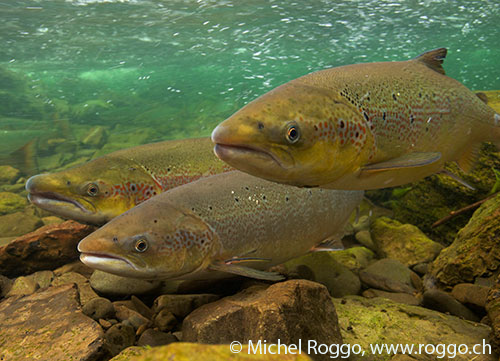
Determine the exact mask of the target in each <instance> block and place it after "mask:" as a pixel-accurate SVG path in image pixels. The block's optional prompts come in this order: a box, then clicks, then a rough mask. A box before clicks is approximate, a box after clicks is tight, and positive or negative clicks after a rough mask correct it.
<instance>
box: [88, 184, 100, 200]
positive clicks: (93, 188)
mask: <svg viewBox="0 0 500 361" xmlns="http://www.w3.org/2000/svg"><path fill="white" fill-rule="evenodd" d="M87 194H88V195H89V196H91V197H95V196H96V195H98V194H99V187H98V186H97V184H95V183H89V185H87Z"/></svg>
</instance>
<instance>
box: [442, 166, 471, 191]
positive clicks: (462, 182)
mask: <svg viewBox="0 0 500 361" xmlns="http://www.w3.org/2000/svg"><path fill="white" fill-rule="evenodd" d="M440 173H441V174H445V175H447V176H448V177H450V178H451V179H454V180H455V181H457V182H458V183H460V184H461V185H463V186H464V187H466V188H469V189H470V190H471V191H475V190H476V188H474V187H473V186H471V185H470V184H469V183H467V182H466V181H464V180H463V179H462V178H460V177H459V176H458V175H456V174H454V173H452V172H450V171H448V170H446V169H443V170H442V171H441V172H440Z"/></svg>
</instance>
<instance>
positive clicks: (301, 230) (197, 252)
mask: <svg viewBox="0 0 500 361" xmlns="http://www.w3.org/2000/svg"><path fill="white" fill-rule="evenodd" d="M362 197H363V192H360V191H336V190H326V189H320V188H319V189H305V188H297V187H290V186H286V185H281V184H277V183H273V182H269V181H265V180H263V179H260V178H256V177H253V176H250V175H248V174H245V173H241V172H237V171H234V172H229V173H224V174H219V175H216V176H213V177H209V178H203V179H200V180H197V181H195V182H192V183H189V184H186V185H183V186H180V187H177V188H174V189H171V190H169V191H167V192H165V193H162V194H160V195H158V196H156V197H153V198H151V199H149V200H147V201H146V202H144V203H141V204H140V205H138V206H137V207H135V208H133V209H131V210H129V211H127V212H125V213H124V214H122V215H120V216H118V217H116V218H114V219H113V220H111V221H110V222H108V223H107V224H106V225H104V226H103V227H101V228H100V229H98V230H97V231H95V232H94V233H92V234H91V235H89V236H87V237H86V238H84V239H83V240H82V241H81V242H80V244H79V245H78V250H79V251H80V252H81V256H80V259H81V260H82V262H83V263H85V264H87V265H88V266H90V267H93V268H97V269H100V270H103V271H105V272H109V273H114V274H117V275H120V276H126V277H135V278H146V279H208V278H220V277H228V276H229V275H230V274H238V275H243V276H247V277H254V278H260V279H269V280H277V279H280V278H281V277H280V276H278V275H276V274H272V273H269V272H265V271H263V270H265V269H267V268H269V267H271V266H273V265H277V264H280V263H282V262H285V261H287V260H289V259H291V258H294V257H297V256H299V255H302V254H304V253H307V252H308V251H309V250H310V249H311V248H313V247H315V246H316V245H318V244H320V243H321V242H323V241H325V240H327V239H330V238H331V237H335V236H339V235H342V233H343V227H344V224H345V222H346V221H347V219H348V218H349V215H350V214H351V213H352V211H353V210H354V208H355V207H356V206H357V204H358V203H359V202H360V201H361V199H362Z"/></svg>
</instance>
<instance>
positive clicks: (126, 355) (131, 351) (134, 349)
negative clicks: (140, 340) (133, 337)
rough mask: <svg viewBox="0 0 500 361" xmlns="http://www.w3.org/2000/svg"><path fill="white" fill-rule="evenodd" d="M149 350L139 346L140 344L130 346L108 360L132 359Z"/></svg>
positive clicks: (125, 360) (128, 360)
mask: <svg viewBox="0 0 500 361" xmlns="http://www.w3.org/2000/svg"><path fill="white" fill-rule="evenodd" d="M148 350H150V348H146V347H141V346H130V347H127V348H126V349H124V350H123V351H122V352H120V353H119V354H118V355H116V356H115V357H113V358H112V359H111V360H110V361H133V360H135V359H136V358H137V356H140V355H142V354H144V353H145V352H147V351H148Z"/></svg>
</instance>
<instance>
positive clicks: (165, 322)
mask: <svg viewBox="0 0 500 361" xmlns="http://www.w3.org/2000/svg"><path fill="white" fill-rule="evenodd" d="M154 325H155V326H156V327H158V329H159V330H160V331H171V330H173V328H174V327H175V325H177V319H176V318H175V316H174V315H173V314H172V312H170V311H169V310H168V309H166V308H165V309H163V310H161V311H160V312H158V314H157V315H156V316H155V317H154Z"/></svg>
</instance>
